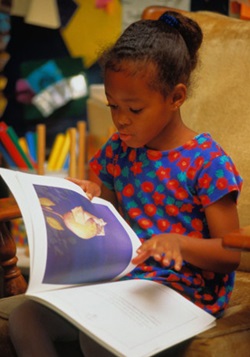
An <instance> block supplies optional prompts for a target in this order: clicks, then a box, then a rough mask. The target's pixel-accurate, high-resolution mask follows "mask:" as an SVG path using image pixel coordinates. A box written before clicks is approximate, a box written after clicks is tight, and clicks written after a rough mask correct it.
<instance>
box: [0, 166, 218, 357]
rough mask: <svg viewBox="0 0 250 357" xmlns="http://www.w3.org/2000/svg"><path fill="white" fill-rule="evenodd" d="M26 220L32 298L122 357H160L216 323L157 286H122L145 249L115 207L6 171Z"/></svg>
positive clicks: (47, 180) (58, 181) (68, 186)
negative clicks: (140, 253)
mask: <svg viewBox="0 0 250 357" xmlns="http://www.w3.org/2000/svg"><path fill="white" fill-rule="evenodd" d="M0 175H1V176H2V178H3V179H4V180H5V182H6V183H7V185H8V186H9V188H10V190H11V191H12V194H13V196H14V197H15V199H16V201H17V203H18V205H19V207H20V210H21V212H22V216H23V220H24V223H25V227H26V231H27V236H28V242H29V249H30V278H29V286H28V290H27V292H26V295H27V297H28V298H31V299H34V300H36V301H39V302H40V303H41V304H44V305H46V306H48V307H49V308H51V309H53V310H55V311H56V312H58V313H59V314H61V315H62V316H64V317H65V318H66V319H68V320H69V321H70V322H72V324H74V325H75V326H77V327H78V328H79V329H80V330H82V331H83V332H85V333H86V334H87V335H89V336H90V337H91V338H93V339H94V340H96V341H97V342H98V343H100V344H101V345H103V346H104V347H105V348H107V349H108V350H110V351H111V352H112V353H114V354H115V355H117V356H128V357H133V356H134V357H142V356H153V355H154V354H156V353H157V352H160V351H162V350H165V349H167V348H169V347H171V346H173V345H175V344H177V343H179V342H181V341H184V340H186V339H189V338H191V337H193V336H195V335H197V334H199V333H200V332H203V331H205V330H206V329H208V328H210V327H212V326H214V324H215V318H214V317H213V316H211V315H210V314H208V313H206V312H205V311H203V310H202V309H200V308H199V307H197V306H195V305H194V304H193V303H191V302H190V301H188V300H187V299H186V298H184V297H182V296H181V295H180V294H179V293H177V292H175V291H174V290H172V289H170V288H168V287H166V286H163V285H161V284H158V283H155V282H152V281H149V280H135V279H132V280H120V278H121V277H123V276H124V275H126V274H127V273H128V272H130V271H131V270H132V269H134V266H133V265H132V264H131V259H132V258H133V257H134V256H135V254H136V253H135V252H136V249H137V248H138V247H139V246H140V241H139V239H138V237H137V236H136V235H135V233H134V232H133V231H132V229H131V228H130V227H129V226H128V224H127V223H126V222H125V221H124V220H123V218H122V217H121V216H120V215H119V214H118V213H117V211H116V210H115V209H114V207H113V206H112V205H111V204H110V203H108V202H107V201H105V200H102V199H100V198H94V199H93V200H92V201H89V199H88V198H87V197H86V195H85V193H84V192H83V191H82V189H81V188H80V187H78V186H77V185H75V184H73V183H72V182H70V181H68V180H65V179H63V178H56V177H49V176H38V175H33V174H27V173H22V172H17V171H12V170H8V169H0Z"/></svg>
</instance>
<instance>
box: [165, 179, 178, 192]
mask: <svg viewBox="0 0 250 357" xmlns="http://www.w3.org/2000/svg"><path fill="white" fill-rule="evenodd" d="M179 186H180V183H179V181H178V180H169V181H168V182H167V184H166V187H167V188H168V189H169V190H176V189H177V187H179Z"/></svg>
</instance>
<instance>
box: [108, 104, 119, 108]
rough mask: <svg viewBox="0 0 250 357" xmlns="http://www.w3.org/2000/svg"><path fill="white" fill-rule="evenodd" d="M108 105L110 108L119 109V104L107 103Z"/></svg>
mask: <svg viewBox="0 0 250 357" xmlns="http://www.w3.org/2000/svg"><path fill="white" fill-rule="evenodd" d="M107 107H109V108H110V109H117V108H118V106H117V105H114V104H109V103H108V104H107Z"/></svg>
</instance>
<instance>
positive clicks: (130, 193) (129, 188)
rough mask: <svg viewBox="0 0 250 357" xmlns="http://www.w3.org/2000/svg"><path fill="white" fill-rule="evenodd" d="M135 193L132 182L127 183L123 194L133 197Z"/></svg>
mask: <svg viewBox="0 0 250 357" xmlns="http://www.w3.org/2000/svg"><path fill="white" fill-rule="evenodd" d="M134 193H135V189H134V186H133V185H132V184H130V183H129V184H127V185H126V186H125V187H124V189H123V195H124V196H126V197H132V196H133V195H134Z"/></svg>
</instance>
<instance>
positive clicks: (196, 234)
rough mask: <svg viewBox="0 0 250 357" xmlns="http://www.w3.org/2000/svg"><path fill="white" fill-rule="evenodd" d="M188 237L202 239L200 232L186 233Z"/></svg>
mask: <svg viewBox="0 0 250 357" xmlns="http://www.w3.org/2000/svg"><path fill="white" fill-rule="evenodd" d="M188 236H189V237H193V238H203V235H202V233H201V232H196V231H192V232H189V233H188Z"/></svg>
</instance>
